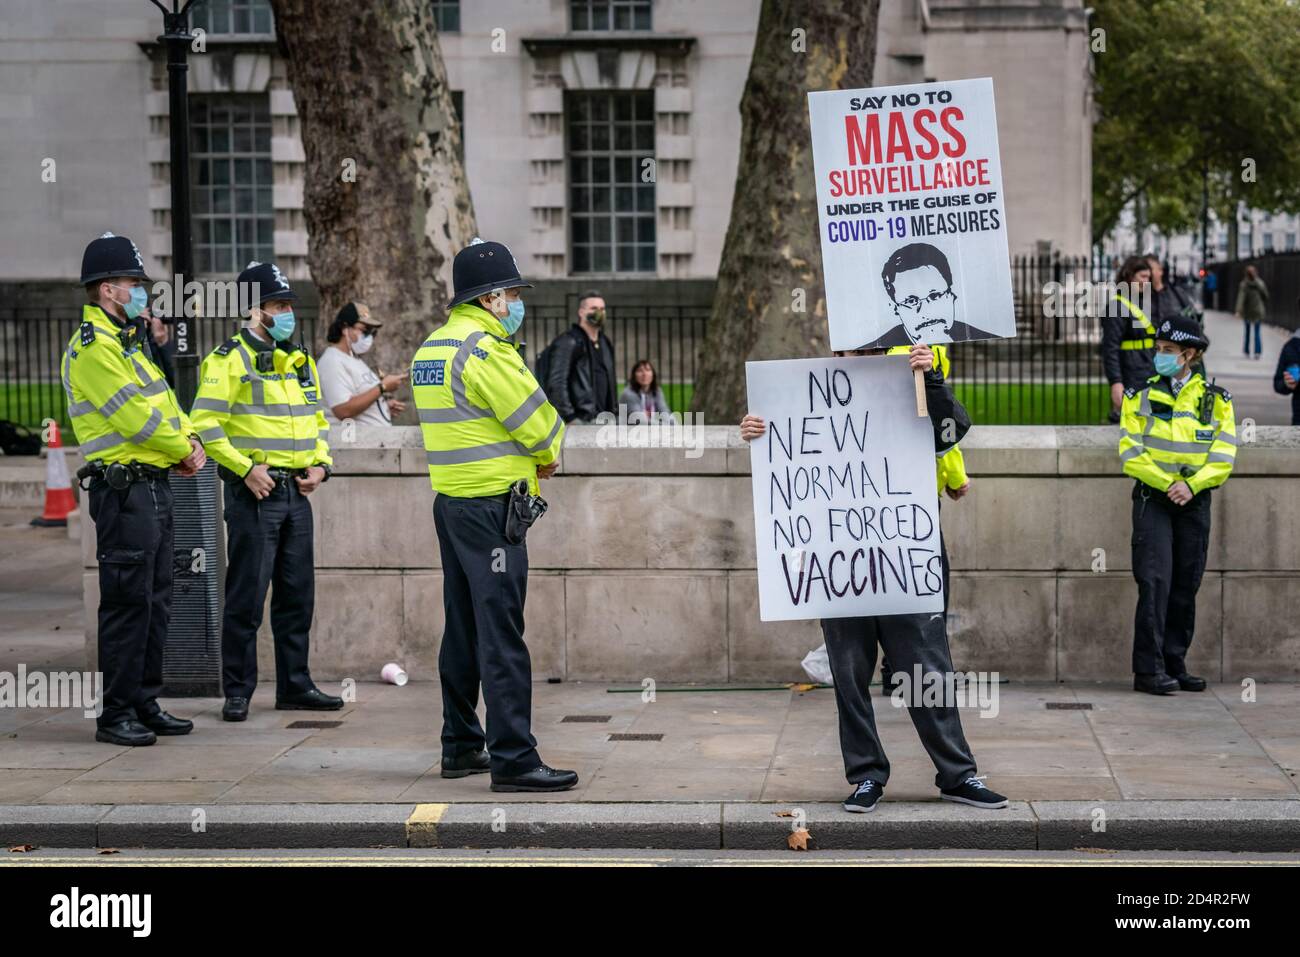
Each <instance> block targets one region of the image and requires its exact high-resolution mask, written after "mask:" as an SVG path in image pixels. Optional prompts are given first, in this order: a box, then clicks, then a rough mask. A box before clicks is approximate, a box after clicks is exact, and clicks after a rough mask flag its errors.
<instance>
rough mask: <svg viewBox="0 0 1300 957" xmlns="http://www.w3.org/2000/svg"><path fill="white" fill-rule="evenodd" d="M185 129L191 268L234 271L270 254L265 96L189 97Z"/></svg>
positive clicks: (268, 128)
mask: <svg viewBox="0 0 1300 957" xmlns="http://www.w3.org/2000/svg"><path fill="white" fill-rule="evenodd" d="M190 130H191V133H190V136H191V139H190V155H191V163H192V172H191V182H192V187H191V191H192V196H193V227H194V264H195V268H196V269H197V270H198V271H199V272H200V273H217V274H220V273H237V272H239V271H240V270H241V269H243V268H244V266H245V265H247V264H248V262H249V261H250V260H254V259H256V260H259V261H266V260H268V259H273V258H274V257H275V208H274V205H273V203H272V198H271V184H272V179H271V110H270V104H269V101H268V98H267V97H266V96H265V95H251V96H192V97H190Z"/></svg>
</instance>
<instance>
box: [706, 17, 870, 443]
mask: <svg viewBox="0 0 1300 957" xmlns="http://www.w3.org/2000/svg"><path fill="white" fill-rule="evenodd" d="M879 13H880V0H818V2H817V3H814V4H809V3H807V2H805V0H763V10H762V13H761V14H760V16H759V22H758V33H757V36H756V38H755V41H754V56H753V60H752V61H751V62H750V67H749V79H748V80H747V81H746V83H745V93H744V96H743V98H742V99H741V101H740V114H741V140H740V164H739V169H738V172H737V174H736V190H735V194H734V196H733V197H732V204H731V222H730V225H729V226H728V228H727V238H726V242H725V243H724V245H723V248H722V263H721V265H720V266H719V268H718V283H717V290H716V292H715V293H714V297H713V311H712V314H711V316H710V319H709V329H708V334H707V336H706V339H705V344H704V354H703V356H701V360H700V371H699V375H698V377H697V379H698V382H697V386H696V390H695V398H694V401H693V408H694V409H695V411H696V412H699V413H700V414H701V415H702V416H703V417H704V420H705V421H706V422H710V423H714V424H723V423H730V422H737V421H739V420H740V416H741V415H742V413H743V412H744V408H745V362H746V360H750V359H791V358H802V357H806V356H818V355H823V356H824V355H828V354H829V344H828V343H829V334H828V330H827V326H826V292H825V287H824V284H823V281H822V269H821V243H820V240H819V236H818V226H817V192H816V189H815V187H814V180H813V162H812V140H811V138H810V133H809V128H808V98H807V94H808V93H809V92H811V91H813V90H837V89H854V88H858V87H869V86H871V78H872V73H873V71H874V68H875V62H876V20H877V17H878V16H879ZM798 31H802V32H798ZM803 46H806V50H801V47H803Z"/></svg>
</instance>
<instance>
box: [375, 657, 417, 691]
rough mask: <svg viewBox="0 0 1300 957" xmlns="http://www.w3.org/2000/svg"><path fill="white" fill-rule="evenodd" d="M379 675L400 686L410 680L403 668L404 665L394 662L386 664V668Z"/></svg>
mask: <svg viewBox="0 0 1300 957" xmlns="http://www.w3.org/2000/svg"><path fill="white" fill-rule="evenodd" d="M379 677H381V678H383V679H384V680H385V681H387V682H388V683H389V684H390V685H397V687H399V688H400V687H402V686H403V685H404V684H406V682H407V681H409V680H410V679H409V678H407V677H406V672H405V671H403V670H402V666H401V665H397V664H393V663H392V662H389V663H388V664H386V665H384V670H383V671H381V672H379Z"/></svg>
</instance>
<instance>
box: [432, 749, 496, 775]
mask: <svg viewBox="0 0 1300 957" xmlns="http://www.w3.org/2000/svg"><path fill="white" fill-rule="evenodd" d="M491 763H492V759H491V758H490V757H489V756H488V753H487V749H486V748H483V749H481V750H478V751H467V752H466V753H465V754H462V755H460V756H459V757H456V758H447V757H444V758H443V759H442V776H443V777H444V778H463V777H467V776H469V775H471V774H482V773H483V772H484V771H486V770H488V767H489V765H491Z"/></svg>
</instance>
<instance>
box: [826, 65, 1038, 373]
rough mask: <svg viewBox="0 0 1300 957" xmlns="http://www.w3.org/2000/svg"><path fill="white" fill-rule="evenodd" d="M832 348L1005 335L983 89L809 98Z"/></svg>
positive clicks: (989, 120) (980, 82)
mask: <svg viewBox="0 0 1300 957" xmlns="http://www.w3.org/2000/svg"><path fill="white" fill-rule="evenodd" d="M808 110H809V116H810V120H811V124H812V145H813V166H814V168H815V175H816V179H817V209H818V219H819V225H820V235H821V248H822V271H823V273H824V275H825V280H826V310H827V317H828V321H829V324H830V340H831V348H832V349H835V350H841V351H843V350H849V349H860V348H864V347H887V346H900V345H911V344H913V343H916V342H925V343H935V342H963V341H967V340H971V339H989V338H997V337H1004V336H1014V335H1015V334H1016V324H1015V312H1014V309H1013V303H1012V298H1011V265H1010V262H1009V260H1008V258H1007V225H1006V209H1005V204H1004V199H1003V186H1002V166H1001V162H1000V160H999V157H998V129H997V117H996V112H995V110H994V105H993V81H992V80H990V79H988V78H984V79H977V80H955V81H952V82H946V83H920V84H915V85H911V86H889V87H878V88H875V89H870V90H834V91H827V92H816V93H809V94H808Z"/></svg>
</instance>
